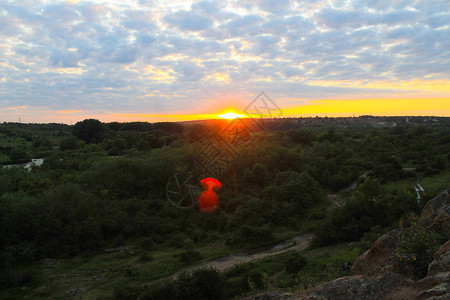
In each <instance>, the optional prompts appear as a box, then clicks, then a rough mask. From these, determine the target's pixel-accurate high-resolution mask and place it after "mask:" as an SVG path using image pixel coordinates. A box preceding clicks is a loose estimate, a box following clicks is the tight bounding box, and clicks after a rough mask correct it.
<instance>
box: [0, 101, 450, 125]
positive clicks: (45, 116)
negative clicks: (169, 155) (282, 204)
mask: <svg viewBox="0 0 450 300" xmlns="http://www.w3.org/2000/svg"><path fill="white" fill-rule="evenodd" d="M287 100H289V99H287ZM292 100H294V101H304V102H305V103H304V104H302V105H295V106H287V105H286V104H285V103H287V101H286V102H285V99H281V100H280V99H274V102H276V103H277V104H278V105H279V106H280V107H281V109H282V111H283V113H282V115H281V116H280V118H283V117H311V116H313V117H314V116H327V117H349V116H361V115H373V116H439V117H450V98H413V99H410V98H409V99H406V98H396V99H347V100H331V99H321V100H306V99H291V101H292ZM224 101H225V100H224ZM282 104H285V105H283V106H282ZM232 105H235V107H241V106H242V107H245V103H244V105H241V103H239V105H238V104H237V103H233V104H232ZM206 110H207V112H208V113H207V112H205V113H186V114H145V113H104V114H92V113H89V112H88V111H85V110H63V111H47V110H39V109H37V108H35V107H26V106H21V107H12V108H9V111H8V112H7V111H5V112H4V113H2V112H1V111H0V122H4V121H6V122H17V120H18V119H19V118H18V117H19V116H20V117H21V120H22V122H23V123H27V122H28V123H53V122H60V123H66V124H75V123H76V122H78V121H82V120H84V119H98V120H100V121H102V122H105V123H107V122H137V121H142V122H184V121H197V120H198V121H201V120H213V119H221V118H223V117H222V115H225V116H230V117H231V116H235V115H240V117H244V118H246V117H251V116H247V115H245V114H244V113H243V112H242V111H241V110H239V109H235V108H232V107H228V108H224V107H223V106H222V108H221V109H217V108H215V107H214V106H210V107H207V108H206ZM12 111H15V113H14V115H12V114H11V112H12ZM210 111H215V113H209V112H210ZM217 111H220V113H217ZM228 113H230V114H229V115H228ZM36 116H39V119H36ZM29 120H32V121H29Z"/></svg>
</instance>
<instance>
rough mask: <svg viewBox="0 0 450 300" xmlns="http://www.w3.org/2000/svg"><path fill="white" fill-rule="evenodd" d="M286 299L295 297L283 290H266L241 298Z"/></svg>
mask: <svg viewBox="0 0 450 300" xmlns="http://www.w3.org/2000/svg"><path fill="white" fill-rule="evenodd" d="M288 299H295V295H294V294H292V293H285V292H268V293H263V294H259V295H255V296H251V297H247V298H243V299H241V300H288Z"/></svg>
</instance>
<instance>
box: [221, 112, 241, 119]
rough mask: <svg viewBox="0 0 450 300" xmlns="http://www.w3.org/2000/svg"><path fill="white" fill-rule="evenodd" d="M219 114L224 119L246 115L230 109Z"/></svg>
mask: <svg viewBox="0 0 450 300" xmlns="http://www.w3.org/2000/svg"><path fill="white" fill-rule="evenodd" d="M217 116H218V117H221V118H222V119H237V118H242V117H243V116H244V115H240V114H237V113H234V112H232V111H229V112H227V113H225V114H220V115H217Z"/></svg>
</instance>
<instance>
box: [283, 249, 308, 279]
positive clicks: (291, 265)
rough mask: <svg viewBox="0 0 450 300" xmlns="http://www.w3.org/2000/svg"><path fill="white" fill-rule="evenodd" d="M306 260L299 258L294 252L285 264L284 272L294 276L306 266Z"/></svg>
mask: <svg viewBox="0 0 450 300" xmlns="http://www.w3.org/2000/svg"><path fill="white" fill-rule="evenodd" d="M306 263H307V262H306V258H304V257H303V256H301V255H300V254H299V253H298V252H294V253H292V254H291V255H289V257H288V259H287V260H286V262H285V264H284V265H285V267H286V272H287V273H289V274H295V273H297V272H298V271H300V270H301V269H303V267H305V266H306Z"/></svg>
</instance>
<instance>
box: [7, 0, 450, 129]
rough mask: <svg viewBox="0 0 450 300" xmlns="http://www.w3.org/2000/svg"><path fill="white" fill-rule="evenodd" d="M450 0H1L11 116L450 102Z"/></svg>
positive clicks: (375, 108) (36, 118) (50, 118)
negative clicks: (262, 98) (264, 99)
mask: <svg viewBox="0 0 450 300" xmlns="http://www.w3.org/2000/svg"><path fill="white" fill-rule="evenodd" d="M449 25H450V1H448V0H442V1H440V0H423V1H422V0H406V1H405V0H386V1H382V0H327V1H321V0H302V1H297V0H261V1H250V0H221V1H186V0H183V1H177V0H171V1H158V0H129V1H127V0H91V1H76V0H67V1H51V0H49V1H45V0H23V1H22V0H16V1H9V0H2V1H1V2H0V122H4V121H6V122H17V121H19V118H20V120H21V122H26V123H35V122H36V123H47V122H58V123H59V122H63V123H67V124H73V123H75V122H77V121H81V120H84V119H87V118H96V119H99V120H101V121H103V122H112V121H119V122H125V121H151V122H152V121H180V120H192V119H203V118H210V117H214V116H216V115H217V114H219V113H224V112H227V111H229V110H232V111H234V112H236V113H242V112H243V111H244V110H245V108H246V107H248V105H249V104H250V103H252V101H254V100H255V98H256V97H257V96H258V95H260V93H261V92H264V93H265V95H267V96H268V97H269V100H270V103H272V104H274V105H276V107H277V108H279V114H278V115H277V116H282V117H291V116H316V115H318V116H352V115H364V114H372V115H388V116H390V115H435V116H450V27H449Z"/></svg>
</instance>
